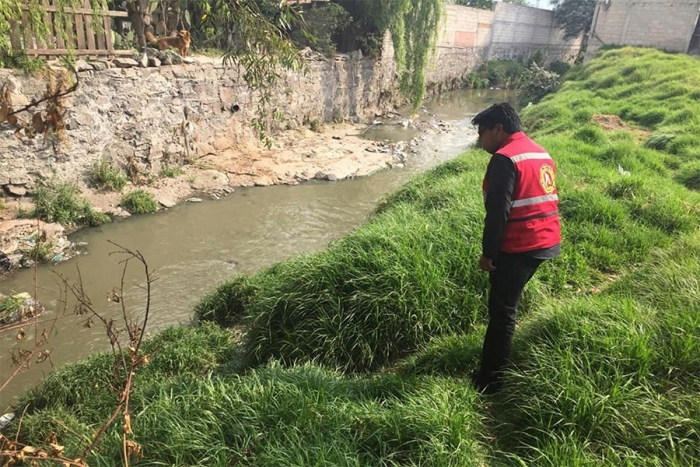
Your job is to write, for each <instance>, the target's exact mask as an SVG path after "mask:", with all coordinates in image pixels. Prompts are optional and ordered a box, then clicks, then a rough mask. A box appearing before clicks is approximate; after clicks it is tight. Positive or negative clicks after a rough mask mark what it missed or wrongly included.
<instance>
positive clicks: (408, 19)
mask: <svg viewBox="0 0 700 467" xmlns="http://www.w3.org/2000/svg"><path fill="white" fill-rule="evenodd" d="M361 8H362V9H363V10H364V14H365V15H367V17H369V18H372V19H373V21H374V22H375V25H376V27H377V28H378V29H379V31H385V30H387V29H388V30H389V31H390V32H391V39H392V42H393V44H394V58H395V60H396V66H397V71H398V75H399V90H400V91H401V93H402V94H403V95H404V97H406V98H407V99H408V100H409V102H410V103H411V105H412V106H413V111H414V112H415V111H416V110H417V109H418V107H420V104H421V102H422V101H423V98H424V97H425V89H426V78H425V74H426V70H427V68H428V64H429V63H430V60H431V58H432V54H433V52H434V50H435V44H436V42H437V36H438V27H439V25H440V19H441V18H442V16H443V8H444V1H443V0H362V4H361Z"/></svg>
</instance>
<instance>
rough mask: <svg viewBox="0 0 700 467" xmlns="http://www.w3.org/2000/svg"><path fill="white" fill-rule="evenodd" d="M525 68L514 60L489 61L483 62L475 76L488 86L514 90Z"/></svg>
mask: <svg viewBox="0 0 700 467" xmlns="http://www.w3.org/2000/svg"><path fill="white" fill-rule="evenodd" d="M525 70H526V68H525V66H524V65H523V64H522V63H520V62H516V61H514V60H491V61H488V62H484V63H483V64H482V65H481V66H480V67H479V68H478V69H477V71H476V74H477V76H478V77H479V78H480V79H482V80H486V81H487V82H488V85H489V86H495V87H502V88H506V89H516V88H517V87H518V86H519V84H520V80H521V78H522V76H523V73H524V72H525Z"/></svg>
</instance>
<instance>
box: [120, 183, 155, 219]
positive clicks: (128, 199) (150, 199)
mask: <svg viewBox="0 0 700 467" xmlns="http://www.w3.org/2000/svg"><path fill="white" fill-rule="evenodd" d="M119 206H121V207H123V208H124V209H126V210H127V211H129V213H130V214H148V213H151V212H156V211H157V210H158V202H157V201H156V199H155V197H154V196H153V194H152V193H150V192H148V191H146V190H142V189H138V190H134V191H132V192H131V193H128V194H126V195H124V196H122V199H121V201H120V202H119Z"/></svg>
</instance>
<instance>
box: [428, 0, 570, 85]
mask: <svg viewBox="0 0 700 467" xmlns="http://www.w3.org/2000/svg"><path fill="white" fill-rule="evenodd" d="M580 48H581V38H577V39H575V40H571V41H565V40H564V38H563V31H562V30H560V29H559V28H557V27H556V26H555V25H554V13H553V12H552V11H550V10H541V9H538V8H531V7H523V6H518V5H512V4H510V3H504V2H496V3H495V4H494V10H493V11H487V10H480V9H476V8H469V7H464V6H458V5H446V17H445V20H444V23H443V26H442V28H441V31H440V34H439V36H438V41H437V50H436V60H435V62H434V63H433V65H432V66H431V68H430V70H429V73H428V76H427V78H428V82H429V83H440V82H445V81H449V80H451V79H454V78H457V77H463V76H464V75H466V74H467V73H469V72H470V71H472V70H474V69H475V68H477V67H478V66H479V65H480V64H481V63H482V62H483V61H484V60H498V59H501V60H526V59H528V58H529V57H531V56H532V55H533V54H535V53H537V52H541V53H543V54H544V56H545V61H546V62H547V63H549V62H551V61H555V60H563V61H573V60H574V59H575V58H576V56H577V55H578V52H579V50H580Z"/></svg>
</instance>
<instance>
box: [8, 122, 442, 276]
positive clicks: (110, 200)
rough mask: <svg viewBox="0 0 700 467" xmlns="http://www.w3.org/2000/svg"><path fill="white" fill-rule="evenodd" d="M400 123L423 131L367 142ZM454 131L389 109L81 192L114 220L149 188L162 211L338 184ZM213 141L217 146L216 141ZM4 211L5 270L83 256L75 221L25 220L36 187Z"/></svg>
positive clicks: (396, 162) (394, 164) (390, 164)
mask: <svg viewBox="0 0 700 467" xmlns="http://www.w3.org/2000/svg"><path fill="white" fill-rule="evenodd" d="M380 125H381V126H393V127H396V130H397V131H406V132H410V133H406V134H413V135H415V136H414V137H413V138H412V139H409V140H407V141H400V142H389V141H372V140H369V139H365V138H364V135H365V134H366V132H367V130H368V129H370V128H371V127H375V126H380ZM445 131H450V126H449V125H448V124H446V123H444V122H442V121H440V120H439V119H437V118H436V117H435V116H432V115H429V114H427V113H424V114H423V115H422V117H421V118H414V119H407V118H405V117H402V116H401V115H399V114H387V115H384V116H382V117H381V118H377V119H375V120H374V121H373V122H371V123H370V124H369V125H360V124H327V125H323V126H321V127H320V128H318V129H317V130H316V131H311V130H310V129H300V130H289V131H286V132H283V133H281V134H280V135H278V137H277V138H276V139H275V146H274V147H273V148H272V149H261V148H260V146H259V144H257V145H255V144H251V145H250V146H248V147H244V146H241V147H238V148H236V150H235V151H230V152H229V153H227V152H226V151H223V152H222V153H219V154H218V155H216V156H205V157H202V158H199V159H197V160H195V161H193V162H192V163H191V164H187V165H184V166H182V167H180V168H179V173H178V174H177V175H176V176H173V177H166V176H161V177H159V178H156V179H153V178H151V179H148V180H142V181H141V183H129V184H128V185H127V186H126V187H125V188H124V189H123V190H121V191H101V190H95V189H93V188H90V187H89V186H87V185H85V184H83V185H81V186H80V190H81V194H82V196H84V197H85V198H87V200H88V201H89V202H90V204H91V205H92V206H94V207H95V208H96V209H97V210H98V211H101V212H104V213H106V214H108V215H109V216H110V217H112V218H119V217H128V216H129V215H130V214H129V213H128V212H127V211H126V210H125V209H123V208H122V207H120V206H119V203H120V200H121V198H122V197H123V196H124V195H125V194H127V193H128V192H130V191H133V190H136V189H143V190H146V191H148V192H150V193H151V194H153V196H154V198H155V199H156V201H157V202H158V204H159V206H160V208H161V209H167V208H170V207H173V206H175V205H177V204H179V203H183V202H188V201H189V202H197V201H201V200H203V199H207V198H213V199H217V198H220V197H222V196H226V195H228V194H229V193H232V192H233V191H234V190H235V189H236V188H237V187H242V186H268V185H276V184H292V185H293V184H298V183H302V182H307V181H311V180H315V181H327V182H333V181H336V180H343V179H348V178H355V177H363V176H368V175H371V174H373V173H375V172H377V171H379V170H385V169H392V168H401V167H403V165H404V164H405V162H406V160H407V158H409V157H410V155H411V154H412V153H414V152H416V151H418V150H420V145H421V142H422V141H423V140H424V139H425V138H426V135H427V134H428V133H439V132H445ZM213 144H214V145H215V144H217V143H216V141H214V142H213ZM6 195H8V196H7V197H6V198H5V199H4V200H2V201H1V202H2V206H4V209H2V210H0V271H2V273H7V272H9V271H11V270H13V269H18V268H23V267H32V266H33V265H34V264H35V263H36V262H37V261H38V262H51V263H57V262H60V261H65V260H67V259H70V258H71V257H73V256H75V255H76V254H79V249H78V248H76V245H74V244H73V242H71V241H70V240H69V239H68V238H67V235H68V234H69V233H70V231H69V230H68V229H69V228H71V226H61V225H59V224H50V223H46V222H42V221H39V220H37V219H18V218H17V215H18V214H19V213H21V212H25V213H26V212H31V210H32V208H33V205H32V197H31V195H32V191H31V190H26V191H23V192H22V194H21V196H17V195H14V196H11V195H10V194H9V193H6Z"/></svg>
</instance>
